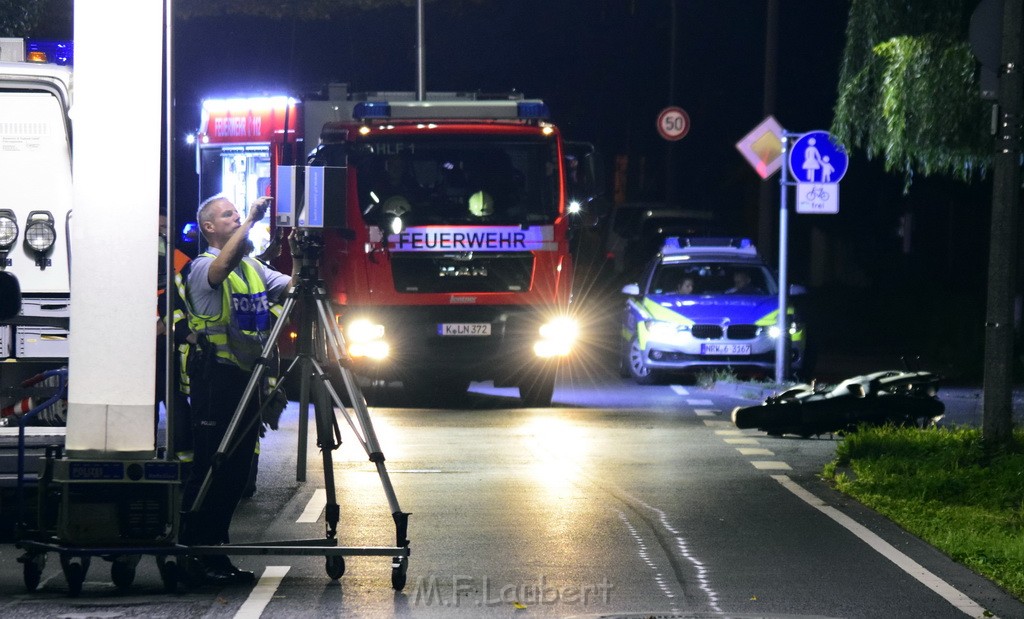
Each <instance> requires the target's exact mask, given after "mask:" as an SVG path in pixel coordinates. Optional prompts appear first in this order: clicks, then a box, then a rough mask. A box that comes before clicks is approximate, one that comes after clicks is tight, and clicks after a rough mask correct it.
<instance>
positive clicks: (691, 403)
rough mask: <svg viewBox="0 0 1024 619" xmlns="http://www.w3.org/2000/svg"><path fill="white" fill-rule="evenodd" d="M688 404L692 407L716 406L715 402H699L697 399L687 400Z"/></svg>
mask: <svg viewBox="0 0 1024 619" xmlns="http://www.w3.org/2000/svg"><path fill="white" fill-rule="evenodd" d="M686 403H687V404H689V405H690V406H714V405H715V402H714V401H713V400H698V399H697V398H687V399H686Z"/></svg>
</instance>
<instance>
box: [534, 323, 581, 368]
mask: <svg viewBox="0 0 1024 619" xmlns="http://www.w3.org/2000/svg"><path fill="white" fill-rule="evenodd" d="M578 335H579V325H578V324H577V323H576V321H575V320H573V319H572V318H567V317H561V318H556V319H554V320H551V321H549V322H546V323H544V324H543V325H541V327H540V338H541V339H540V340H538V341H537V342H536V343H534V345H533V352H534V354H535V355H537V356H538V357H542V358H549V357H564V356H566V355H568V354H569V353H570V352H572V347H573V344H574V343H575V342H576V337H577V336H578Z"/></svg>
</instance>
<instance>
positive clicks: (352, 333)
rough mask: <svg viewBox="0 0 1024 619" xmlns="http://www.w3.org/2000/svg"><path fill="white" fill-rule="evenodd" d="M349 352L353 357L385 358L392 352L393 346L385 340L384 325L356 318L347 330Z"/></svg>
mask: <svg viewBox="0 0 1024 619" xmlns="http://www.w3.org/2000/svg"><path fill="white" fill-rule="evenodd" d="M345 333H346V336H347V343H348V354H349V355H351V356H352V357H369V358H370V359H384V358H386V357H387V356H388V355H389V354H390V353H391V347H390V346H389V345H388V343H387V342H386V341H384V325H382V324H377V323H374V322H371V321H369V320H365V319H359V320H354V321H352V322H351V323H349V325H348V329H346V330H345Z"/></svg>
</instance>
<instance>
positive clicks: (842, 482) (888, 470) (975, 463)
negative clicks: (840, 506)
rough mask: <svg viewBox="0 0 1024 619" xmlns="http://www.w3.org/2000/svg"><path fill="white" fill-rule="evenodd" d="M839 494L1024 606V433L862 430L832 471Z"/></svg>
mask: <svg viewBox="0 0 1024 619" xmlns="http://www.w3.org/2000/svg"><path fill="white" fill-rule="evenodd" d="M823 474H824V476H825V478H827V479H829V480H831V481H832V483H833V484H834V485H835V487H836V488H837V489H838V490H840V491H841V492H844V493H846V494H848V495H850V496H851V497H853V498H855V499H857V500H858V501H860V502H861V503H863V504H865V505H867V506H869V507H871V508H872V509H874V510H876V511H877V512H879V513H881V514H882V515H884V516H886V517H887V518H889V519H890V520H892V521H893V522H895V523H896V524H898V525H900V526H901V527H903V528H904V529H906V530H907V531H909V532H911V533H913V534H914V535H916V536H918V537H920V538H921V539H923V540H924V541H926V542H928V543H929V544H931V545H932V546H934V547H935V548H938V549H939V550H941V551H942V552H944V553H945V554H947V555H949V556H950V557H951V558H952V559H953V560H955V561H957V562H958V563H961V564H962V565H965V566H967V567H969V568H970V569H972V570H974V571H975V572H977V573H979V574H981V575H983V576H985V577H987V578H988V579H990V580H992V581H993V582H995V583H996V584H998V585H999V586H1001V587H1003V588H1004V589H1006V590H1007V591H1008V592H1010V593H1011V594H1012V595H1014V596H1016V597H1017V598H1018V599H1021V600H1024V430H1017V431H1015V432H1014V435H1013V443H1012V446H1011V447H1010V448H1009V449H1007V450H1006V451H1005V452H1003V453H1000V454H997V455H989V454H987V453H986V450H985V448H984V445H983V444H982V440H981V430H979V429H977V428H957V429H950V428H929V429H925V430H921V429H917V428H894V427H881V428H878V427H875V428H861V429H860V430H858V431H857V432H854V433H850V434H848V435H846V437H845V438H844V440H843V441H842V442H841V443H839V444H838V447H837V449H836V459H835V460H833V461H832V462H830V463H829V464H827V465H825V469H824V471H823Z"/></svg>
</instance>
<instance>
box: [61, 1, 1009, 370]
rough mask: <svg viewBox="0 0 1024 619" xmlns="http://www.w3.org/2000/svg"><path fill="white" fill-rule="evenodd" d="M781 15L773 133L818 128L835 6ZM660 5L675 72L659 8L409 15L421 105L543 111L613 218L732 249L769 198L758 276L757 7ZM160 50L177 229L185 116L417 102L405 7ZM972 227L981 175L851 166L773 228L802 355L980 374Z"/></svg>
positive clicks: (184, 30)
mask: <svg viewBox="0 0 1024 619" xmlns="http://www.w3.org/2000/svg"><path fill="white" fill-rule="evenodd" d="M779 6H780V16H779V40H778V52H777V53H778V56H777V79H776V92H777V99H776V103H775V106H774V112H773V113H774V116H775V117H776V119H778V121H779V122H780V123H781V124H782V126H783V127H784V128H785V129H786V130H787V131H790V132H794V133H800V132H805V131H811V130H819V129H820V130H828V129H829V127H830V125H831V121H832V112H833V107H834V104H835V99H836V87H837V82H838V77H839V70H840V64H841V57H842V50H843V45H844V43H845V27H846V18H847V12H848V10H849V2H846V1H842V0H780V1H779ZM675 7H676V12H675V20H674V23H675V28H676V29H675V32H676V36H675V41H676V45H675V50H676V51H675V57H674V61H673V59H671V58H670V51H671V48H672V45H671V41H672V32H673V28H672V26H673V11H672V0H596V1H594V0H491V1H488V2H484V3H481V4H472V3H469V4H467V3H465V2H455V1H453V0H436V1H434V2H427V3H426V11H425V14H426V22H425V33H426V37H425V57H426V63H425V74H426V88H427V90H430V91H449V90H466V91H475V90H478V91H485V92H498V91H509V90H518V91H520V92H522V93H524V94H525V95H526V96H527V97H530V98H542V99H544V100H545V101H547V102H548V104H549V106H550V108H551V112H552V119H553V120H554V122H556V123H557V124H558V125H559V126H560V127H561V129H562V132H563V135H564V136H565V137H566V138H567V139H573V140H585V141H590V142H593V143H594V144H595V145H596V146H597V147H598V149H599V152H600V153H601V159H600V161H601V162H602V167H603V169H604V172H605V178H606V180H607V184H606V187H605V189H606V190H607V191H608V195H611V189H612V188H611V185H610V183H611V179H612V174H611V171H612V168H613V165H614V161H615V158H616V157H617V156H622V155H625V156H628V161H629V173H628V176H627V185H626V199H627V200H628V201H633V202H636V201H663V200H666V198H667V197H669V196H671V197H672V198H674V201H675V202H677V203H678V204H679V205H680V206H682V207H685V208H692V209H700V210H710V211H713V212H714V213H715V214H716V217H717V219H718V221H719V223H720V224H721V226H722V229H723V230H726V231H728V232H731V233H734V234H739V235H745V236H750V237H753V238H757V232H758V217H759V215H758V212H759V210H758V195H759V190H760V187H761V185H762V183H764V182H767V183H769V185H770V189H769V191H770V197H771V200H770V201H771V205H770V213H771V219H772V221H771V222H770V223H769V226H770V227H771V229H772V233H771V235H770V238H771V239H773V245H775V246H772V247H764V246H762V248H761V249H762V250H763V252H764V253H765V254H766V255H768V256H770V257H771V258H772V260H774V259H775V257H776V256H777V252H778V247H777V242H775V240H776V239H777V238H778V237H777V234H776V233H775V232H774V230H775V229H776V226H777V221H776V220H777V218H778V203H779V185H778V175H777V174H776V175H775V176H773V177H772V178H770V179H769V180H768V181H761V180H760V179H759V178H758V176H757V175H756V174H755V173H754V171H753V170H752V169H751V167H750V166H749V164H748V163H747V162H746V161H745V160H744V159H743V158H742V157H741V156H740V154H739V153H738V152H737V150H736V148H735V143H736V142H737V141H739V140H740V139H741V138H742V137H743V136H744V135H745V134H746V133H747V132H749V131H750V130H751V129H752V128H753V127H754V126H756V125H757V124H758V123H759V122H760V121H761V120H762V119H763V118H764V116H765V109H764V102H763V98H764V90H765V89H764V83H765V70H764V67H765V53H766V50H765V23H766V8H767V2H766V1H764V0H676V2H675ZM69 26H70V24H65V23H62V22H60V21H59V20H52V21H51V22H50V23H49V24H48V26H47V27H44V28H43V29H42V32H41V34H42V35H43V36H51V37H60V36H62V31H63V30H69ZM63 36H67V35H66V34H64V35H63ZM172 37H173V57H172V64H173V68H174V71H173V82H172V86H173V95H174V97H173V100H174V116H173V118H174V135H173V139H174V142H173V146H174V152H175V153H176V156H175V181H176V182H175V196H176V198H175V201H176V204H175V215H176V217H177V218H178V220H179V222H183V221H187V220H189V219H191V218H192V217H193V215H194V212H195V207H196V205H197V203H198V199H199V195H198V193H199V191H198V184H197V182H196V176H195V153H194V150H193V149H192V147H190V146H188V145H186V144H185V137H186V135H187V134H189V133H191V132H194V131H195V130H196V129H197V128H198V123H199V109H200V102H201V101H202V99H204V98H207V97H223V96H250V95H255V94H264V93H265V94H282V93H283V94H292V95H296V96H303V95H305V94H307V93H310V92H315V91H318V90H321V89H323V87H324V86H325V85H326V84H327V83H328V82H331V81H336V82H347V83H348V84H349V90H350V91H376V90H409V91H413V90H415V88H416V11H415V3H414V2H411V3H410V5H409V6H402V7H392V8H386V9H375V10H367V11H356V10H351V11H347V12H345V13H343V14H339V15H338V16H335V17H332V18H329V19H324V20H320V21H315V22H310V21H292V20H287V19H286V20H283V21H278V20H269V19H258V18H252V17H238V16H231V17H216V18H193V19H175V20H174V23H173V25H172ZM673 67H674V70H671V69H672V68H673ZM670 75H671V76H673V77H674V80H670ZM672 83H674V92H675V96H674V97H672V96H670V89H671V88H670V84H672ZM936 96H941V93H936ZM670 104H674V105H679V106H681V107H683V108H684V109H686V110H687V112H688V114H689V116H690V119H691V128H690V131H689V133H688V135H687V136H686V137H685V138H683V139H682V140H680V141H678V142H675V143H668V142H666V141H664V140H662V139H661V138H660V137H659V136H658V134H657V131H656V128H655V119H656V117H657V114H658V112H659V110H661V109H662V108H663V107H665V106H667V105H670ZM669 156H670V157H669ZM669 158H670V160H671V169H667V165H666V162H667V160H669ZM792 202H793V201H792V199H791V200H790V204H791V205H792ZM990 210H991V179H990V178H987V179H981V180H978V181H975V182H974V183H972V184H964V183H960V182H957V181H952V180H949V179H944V178H941V177H938V178H924V177H921V176H915V177H914V180H913V184H912V186H911V188H910V192H909V194H904V193H903V190H902V179H900V178H897V177H895V176H893V175H890V174H886V173H884V172H883V171H882V165H881V162H880V161H877V160H876V161H869V160H867V159H866V158H865V156H864V153H862V152H857V151H853V152H851V157H850V166H849V170H848V172H847V174H846V176H845V178H844V179H843V180H842V183H841V194H840V212H839V214H837V215H817V216H809V215H795V214H792V215H791V216H790V230H789V247H788V251H789V271H790V273H789V274H790V280H791V281H795V282H799V283H803V284H806V285H808V286H809V288H810V290H811V293H812V294H811V295H810V296H809V299H810V305H811V306H812V307H813V313H812V321H813V324H812V328H813V331H812V333H814V334H816V335H817V340H818V344H819V346H820V347H821V348H822V349H823V350H827V349H831V350H842V351H873V352H878V351H886V352H893V353H898V354H906V355H910V356H916V355H921V356H922V357H923V359H924V361H923V364H924V365H925V366H928V369H935V370H937V371H943V372H947V373H949V374H952V375H957V376H966V377H976V376H978V373H979V372H980V363H981V359H982V354H983V351H982V343H981V341H982V333H983V329H982V325H983V321H984V306H985V282H986V280H987V266H986V265H987V262H988V235H989V229H990V223H989V213H990Z"/></svg>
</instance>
